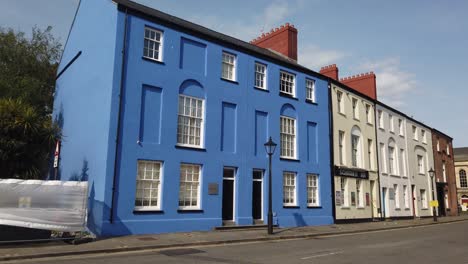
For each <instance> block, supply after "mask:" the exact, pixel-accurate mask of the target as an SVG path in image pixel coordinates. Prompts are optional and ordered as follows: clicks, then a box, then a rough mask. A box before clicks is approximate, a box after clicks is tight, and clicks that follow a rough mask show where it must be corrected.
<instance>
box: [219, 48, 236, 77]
mask: <svg viewBox="0 0 468 264" xmlns="http://www.w3.org/2000/svg"><path fill="white" fill-rule="evenodd" d="M231 59H232V61H231ZM236 71H237V56H236V55H234V54H232V53H229V52H226V51H223V55H222V60H221V78H222V79H225V80H230V81H236V77H237V76H236V75H237V74H236ZM229 74H231V75H232V76H229Z"/></svg>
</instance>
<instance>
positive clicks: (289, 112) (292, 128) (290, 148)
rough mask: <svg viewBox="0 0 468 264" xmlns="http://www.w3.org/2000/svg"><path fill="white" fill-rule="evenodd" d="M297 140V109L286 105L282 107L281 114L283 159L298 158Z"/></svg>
mask: <svg viewBox="0 0 468 264" xmlns="http://www.w3.org/2000/svg"><path fill="white" fill-rule="evenodd" d="M296 138H297V128H296V109H294V107H293V106H292V105H290V104H285V105H283V107H281V113H280V140H281V146H280V150H281V154H280V156H281V157H282V158H290V159H295V158H296V153H297V147H296V142H297V140H296Z"/></svg>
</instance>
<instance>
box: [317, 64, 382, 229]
mask: <svg viewBox="0 0 468 264" xmlns="http://www.w3.org/2000/svg"><path fill="white" fill-rule="evenodd" d="M321 73H324V74H326V75H327V76H329V77H331V78H332V79H335V80H337V79H338V68H337V67H336V65H330V66H327V67H323V68H322V69H321ZM330 88H331V89H330V96H331V106H332V109H331V112H332V117H333V118H332V119H333V160H334V164H335V168H334V175H333V176H334V184H333V186H334V189H333V193H334V199H335V200H334V201H335V219H336V221H338V222H340V221H356V220H369V219H372V218H377V217H379V208H380V207H379V201H380V199H379V182H378V173H377V153H376V151H375V150H376V149H375V144H376V133H375V117H374V113H375V110H374V108H375V104H374V100H373V99H372V98H370V97H368V96H366V95H364V94H361V93H359V92H358V91H356V90H354V89H352V88H350V87H348V86H346V85H345V84H342V83H341V82H338V81H336V82H332V83H331V84H330Z"/></svg>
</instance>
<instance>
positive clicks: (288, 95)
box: [279, 92, 299, 101]
mask: <svg viewBox="0 0 468 264" xmlns="http://www.w3.org/2000/svg"><path fill="white" fill-rule="evenodd" d="M279 96H281V97H286V98H289V99H293V100H296V101H299V99H297V98H296V97H294V96H293V95H292V94H287V93H283V92H280V93H279Z"/></svg>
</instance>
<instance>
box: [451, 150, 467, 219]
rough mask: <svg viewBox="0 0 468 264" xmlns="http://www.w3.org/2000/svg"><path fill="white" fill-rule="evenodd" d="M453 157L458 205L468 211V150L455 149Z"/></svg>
mask: <svg viewBox="0 0 468 264" xmlns="http://www.w3.org/2000/svg"><path fill="white" fill-rule="evenodd" d="M453 155H454V162H455V178H456V183H457V185H456V186H457V203H458V206H459V207H460V209H461V210H462V211H468V181H467V173H468V148H454V149H453Z"/></svg>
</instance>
